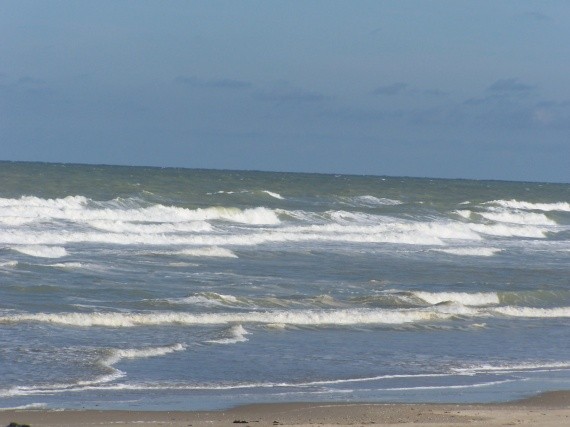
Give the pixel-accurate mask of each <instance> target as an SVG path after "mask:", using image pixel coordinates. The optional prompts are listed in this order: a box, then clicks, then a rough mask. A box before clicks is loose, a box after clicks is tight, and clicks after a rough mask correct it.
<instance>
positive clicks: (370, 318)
mask: <svg viewBox="0 0 570 427" xmlns="http://www.w3.org/2000/svg"><path fill="white" fill-rule="evenodd" d="M465 313H469V311H468V310H467V309H466V308H464V307H463V308H462V307H437V308H435V309H430V310H423V309H419V310H412V309H408V310H391V309H386V310H371V309H346V310H298V311H284V310H281V311H265V312H257V311H255V312H247V313H207V314H192V313H179V312H154V313H117V312H94V313H34V314H14V315H5V316H0V323H22V322H38V323H48V324H49V323H52V324H60V325H66V326H75V327H90V326H104V327H111V328H125V327H134V326H144V325H172V324H175V325H225V324H232V323H236V324H242V323H259V324H284V325H298V326H319V325H323V326H334V325H339V326H342V325H358V324H404V323H413V322H423V321H433V320H444V319H449V318H450V317H452V316H454V315H456V314H465Z"/></svg>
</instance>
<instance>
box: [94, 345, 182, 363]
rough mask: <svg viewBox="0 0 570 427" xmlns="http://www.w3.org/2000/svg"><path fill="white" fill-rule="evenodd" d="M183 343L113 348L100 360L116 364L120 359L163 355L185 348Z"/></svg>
mask: <svg viewBox="0 0 570 427" xmlns="http://www.w3.org/2000/svg"><path fill="white" fill-rule="evenodd" d="M185 349H186V346H185V345H184V344H180V343H177V344H173V345H169V346H163V347H147V348H129V349H114V350H112V351H111V355H110V356H109V357H107V358H105V359H104V360H102V361H101V363H102V364H104V365H106V366H112V365H115V364H117V363H118V362H119V361H121V360H122V359H142V358H147V357H157V356H164V355H166V354H170V353H174V352H175V351H182V350H185Z"/></svg>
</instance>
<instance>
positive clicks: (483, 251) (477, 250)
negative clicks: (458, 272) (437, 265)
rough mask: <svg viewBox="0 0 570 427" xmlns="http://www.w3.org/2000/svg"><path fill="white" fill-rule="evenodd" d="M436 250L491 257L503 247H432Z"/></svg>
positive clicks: (452, 253)
mask: <svg viewBox="0 0 570 427" xmlns="http://www.w3.org/2000/svg"><path fill="white" fill-rule="evenodd" d="M432 250H433V251H436V252H444V253H446V254H450V255H459V256H483V257H490V256H493V255H495V254H497V253H499V252H501V249H497V248H488V247H474V248H445V249H432Z"/></svg>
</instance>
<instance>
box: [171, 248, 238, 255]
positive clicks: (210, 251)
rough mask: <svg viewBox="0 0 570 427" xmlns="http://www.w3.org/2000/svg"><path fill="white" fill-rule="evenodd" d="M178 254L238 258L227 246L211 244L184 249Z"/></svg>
mask: <svg viewBox="0 0 570 427" xmlns="http://www.w3.org/2000/svg"><path fill="white" fill-rule="evenodd" d="M176 254H177V255H186V256H192V257H215V258H237V257H238V256H237V255H236V254H235V253H233V252H232V251H230V250H229V249H226V248H220V247H217V246H211V247H207V248H196V249H183V250H181V251H178V252H176Z"/></svg>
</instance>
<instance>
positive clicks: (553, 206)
mask: <svg viewBox="0 0 570 427" xmlns="http://www.w3.org/2000/svg"><path fill="white" fill-rule="evenodd" d="M487 204H492V205H499V206H503V207H505V208H512V209H522V210H536V211H545V212H550V211H564V212H570V203H568V202H556V203H532V202H524V201H518V200H515V199H511V200H492V201H490V202H487Z"/></svg>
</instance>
